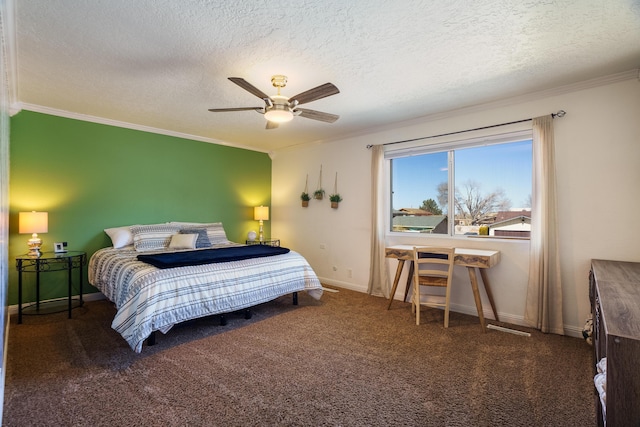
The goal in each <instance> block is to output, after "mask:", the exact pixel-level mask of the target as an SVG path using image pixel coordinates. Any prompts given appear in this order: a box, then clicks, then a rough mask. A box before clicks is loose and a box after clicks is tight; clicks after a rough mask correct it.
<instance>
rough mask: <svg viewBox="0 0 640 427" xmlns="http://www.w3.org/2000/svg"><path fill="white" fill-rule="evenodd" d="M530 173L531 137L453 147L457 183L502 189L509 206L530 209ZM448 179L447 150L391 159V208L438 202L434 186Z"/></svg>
mask: <svg viewBox="0 0 640 427" xmlns="http://www.w3.org/2000/svg"><path fill="white" fill-rule="evenodd" d="M531 174H532V148H531V140H527V141H519V142H512V143H507V144H495V145H487V146H481V147H473V148H466V149H457V150H455V179H456V185H458V186H460V185H461V184H462V183H464V182H466V181H468V180H471V181H474V182H475V183H477V184H478V185H479V186H480V192H481V194H487V193H491V192H493V191H495V190H496V189H498V188H502V189H503V190H504V192H505V195H506V197H507V198H508V199H509V200H510V202H511V208H512V209H516V208H527V209H529V208H530V206H528V203H529V200H530V195H531V179H532V178H531ZM447 178H448V171H447V152H441V153H430V154H423V155H418V156H411V157H402V158H396V159H393V168H392V179H393V181H392V183H393V197H392V204H393V209H401V208H418V207H420V206H421V205H422V202H423V201H424V200H427V199H433V200H435V201H438V188H437V187H438V185H439V184H440V183H442V182H447ZM441 208H443V211H446V206H445V207H443V206H441Z"/></svg>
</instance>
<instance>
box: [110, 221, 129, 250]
mask: <svg viewBox="0 0 640 427" xmlns="http://www.w3.org/2000/svg"><path fill="white" fill-rule="evenodd" d="M104 232H105V233H107V236H109V238H110V239H111V243H112V244H113V247H114V248H115V249H120V248H124V247H125V246H129V245H133V234H131V227H130V226H128V225H127V226H126V227H113V228H107V229H105V230H104Z"/></svg>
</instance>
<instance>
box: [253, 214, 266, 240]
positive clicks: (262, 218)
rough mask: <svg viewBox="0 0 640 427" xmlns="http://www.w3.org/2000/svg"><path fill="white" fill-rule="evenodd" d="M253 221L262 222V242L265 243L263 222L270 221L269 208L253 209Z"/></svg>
mask: <svg viewBox="0 0 640 427" xmlns="http://www.w3.org/2000/svg"><path fill="white" fill-rule="evenodd" d="M253 219H255V220H256V221H260V241H261V242H263V241H264V234H263V232H262V225H263V221H269V206H256V207H255V208H253Z"/></svg>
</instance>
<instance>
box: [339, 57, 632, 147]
mask: <svg viewBox="0 0 640 427" xmlns="http://www.w3.org/2000/svg"><path fill="white" fill-rule="evenodd" d="M627 80H638V81H640V68H634V69H632V70H628V71H623V72H621V73H615V74H610V75H607V76H602V77H596V78H593V79H589V80H583V81H580V82H576V83H570V84H567V85H563V86H557V87H555V88H551V89H544V90H539V91H536V92H529V93H526V94H524V95H518V96H513V97H509V98H503V99H499V100H497V101H491V102H487V103H483V104H476V105H470V106H468V107H462V108H457V109H455V110H449V111H443V112H441V113H434V114H428V115H425V116H420V117H416V118H414V119H409V120H405V121H402V122H396V123H393V124H390V125H384V126H380V127H375V128H369V129H367V130H366V131H362V132H354V133H352V134H349V135H343V136H341V137H339V138H336V139H334V140H332V141H339V140H344V139H348V138H353V137H359V136H364V135H369V134H372V133H376V132H383V131H387V130H394V129H398V128H401V127H409V126H413V125H417V124H424V123H425V122H434V121H437V120H442V119H448V118H451V117H457V116H461V115H465V114H472V113H477V112H480V111H485V110H488V109H493V108H500V107H508V106H510V105H515V104H521V103H525V102H530V101H536V100H539V99H543V98H548V97H552V96H557V95H562V94H566V93H571V92H577V91H580V90H585V89H591V88H595V87H600V86H606V85H610V84H613V83H618V82H622V81H627Z"/></svg>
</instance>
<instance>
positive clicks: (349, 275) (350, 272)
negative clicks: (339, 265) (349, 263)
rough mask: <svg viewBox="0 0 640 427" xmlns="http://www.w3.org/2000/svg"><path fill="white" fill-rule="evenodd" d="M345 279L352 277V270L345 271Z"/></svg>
mask: <svg viewBox="0 0 640 427" xmlns="http://www.w3.org/2000/svg"><path fill="white" fill-rule="evenodd" d="M347 277H348V278H349V279H351V278H352V277H353V270H352V269H348V270H347Z"/></svg>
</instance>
